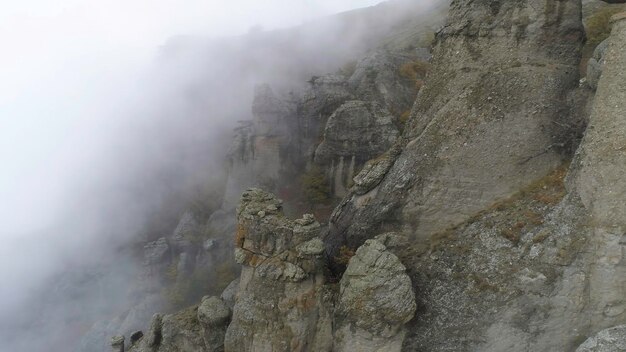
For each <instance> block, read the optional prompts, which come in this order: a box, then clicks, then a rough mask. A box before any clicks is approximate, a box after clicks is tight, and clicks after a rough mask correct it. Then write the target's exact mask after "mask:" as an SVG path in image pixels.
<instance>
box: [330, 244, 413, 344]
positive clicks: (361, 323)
mask: <svg viewBox="0 0 626 352" xmlns="http://www.w3.org/2000/svg"><path fill="white" fill-rule="evenodd" d="M415 309H416V303H415V294H414V293H413V287H412V284H411V279H410V278H409V276H408V275H407V274H406V268H405V267H404V265H402V263H401V262H400V260H399V259H398V257H396V256H395V255H394V254H393V253H391V252H390V251H388V250H387V247H385V245H383V244H382V243H381V242H379V241H377V240H368V241H366V242H365V243H364V244H363V246H361V247H360V248H359V249H358V250H357V251H356V254H355V255H354V257H352V258H351V259H350V262H349V264H348V268H347V269H346V272H345V273H344V275H343V277H342V279H341V289H340V294H339V302H338V305H337V313H336V319H335V321H336V324H337V325H336V331H335V349H334V350H335V351H346V352H348V351H363V352H366V351H389V352H392V351H400V350H401V348H402V343H403V340H404V336H405V333H406V331H405V329H404V324H406V323H407V322H408V321H409V320H411V319H412V318H413V315H414V314H415Z"/></svg>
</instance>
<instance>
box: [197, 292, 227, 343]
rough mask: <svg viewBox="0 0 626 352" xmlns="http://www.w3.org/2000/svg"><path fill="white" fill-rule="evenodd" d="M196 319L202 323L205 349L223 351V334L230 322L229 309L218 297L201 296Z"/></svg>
mask: <svg viewBox="0 0 626 352" xmlns="http://www.w3.org/2000/svg"><path fill="white" fill-rule="evenodd" d="M198 320H199V321H200V325H202V331H203V333H204V334H203V338H204V345H205V351H207V352H220V351H224V335H225V334H226V328H227V327H228V323H229V322H230V309H229V308H228V307H227V306H226V304H225V303H224V301H222V300H221V299H219V298H218V297H208V296H206V297H203V298H202V303H200V306H199V307H198Z"/></svg>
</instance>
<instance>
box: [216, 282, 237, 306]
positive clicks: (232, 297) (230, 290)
mask: <svg viewBox="0 0 626 352" xmlns="http://www.w3.org/2000/svg"><path fill="white" fill-rule="evenodd" d="M237 291H239V278H236V279H235V280H233V281H231V283H230V284H228V286H226V288H225V289H224V291H223V292H222V294H221V295H220V298H221V299H222V300H223V301H224V303H226V305H227V306H228V308H230V309H231V310H232V309H233V307H234V306H235V302H236V300H237Z"/></svg>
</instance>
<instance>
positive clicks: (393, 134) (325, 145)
mask: <svg viewBox="0 0 626 352" xmlns="http://www.w3.org/2000/svg"><path fill="white" fill-rule="evenodd" d="M393 119H394V118H393V116H392V115H391V114H390V113H389V112H388V111H387V110H386V109H384V108H382V107H381V105H379V104H378V103H376V102H372V103H367V102H364V101H358V100H354V101H348V102H346V103H344V104H343V105H341V106H340V107H339V108H338V109H337V110H336V111H335V112H334V113H333V114H332V115H331V116H330V118H329V119H328V122H327V123H326V128H325V129H324V139H323V141H322V143H320V145H319V146H318V147H317V149H316V151H315V162H316V163H318V164H320V165H324V166H325V168H326V169H327V170H329V171H328V177H329V179H330V180H332V186H333V187H332V188H333V191H334V193H335V194H336V195H339V196H342V195H345V194H346V188H347V185H348V181H349V180H351V179H352V177H353V176H354V172H355V168H356V167H358V166H359V165H362V164H363V163H364V162H365V161H367V160H369V159H372V158H374V157H377V156H379V155H380V154H382V153H383V152H385V151H386V150H387V149H389V147H391V145H392V144H393V143H394V142H395V140H396V138H397V137H398V134H399V132H398V128H397V127H396V125H395V124H394V123H393Z"/></svg>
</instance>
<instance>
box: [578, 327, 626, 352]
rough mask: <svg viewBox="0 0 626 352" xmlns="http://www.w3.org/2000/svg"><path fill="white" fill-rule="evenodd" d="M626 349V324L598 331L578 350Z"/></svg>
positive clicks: (619, 351) (613, 351)
mask: <svg viewBox="0 0 626 352" xmlns="http://www.w3.org/2000/svg"><path fill="white" fill-rule="evenodd" d="M623 351H626V325H620V326H615V327H612V328H610V329H605V330H602V331H600V332H599V333H597V334H596V335H595V336H592V337H590V338H588V339H587V341H585V342H583V344H581V345H580V346H579V347H578V348H577V349H576V352H623Z"/></svg>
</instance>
